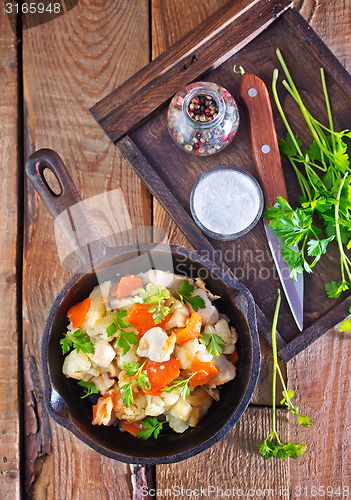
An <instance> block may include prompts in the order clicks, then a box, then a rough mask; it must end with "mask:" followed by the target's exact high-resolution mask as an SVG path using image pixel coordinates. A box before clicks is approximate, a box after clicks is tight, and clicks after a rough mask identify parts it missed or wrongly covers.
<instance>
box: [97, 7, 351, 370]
mask: <svg viewBox="0 0 351 500" xmlns="http://www.w3.org/2000/svg"><path fill="white" fill-rule="evenodd" d="M278 47H279V48H280V50H281V52H282V54H283V56H284V58H285V60H286V62H287V65H288V67H289V68H290V71H291V73H292V76H293V78H294V81H295V83H296V85H297V87H298V89H299V90H300V92H301V95H302V96H303V98H304V100H305V103H306V105H307V107H308V109H309V110H310V111H311V112H312V113H313V114H314V115H315V116H316V117H318V118H319V119H320V120H321V121H325V123H327V121H326V120H327V115H326V110H325V104H324V99H323V92H322V87H321V83H320V77H319V71H320V67H321V66H323V67H324V68H325V70H326V74H327V86H328V91H329V95H330V99H331V103H332V108H333V116H334V122H335V128H336V129H339V130H342V129H345V128H348V126H349V110H350V104H351V77H350V75H349V74H348V73H347V72H346V70H345V69H344V68H343V67H342V66H341V64H340V63H339V62H338V61H337V59H336V58H335V57H334V56H333V54H332V53H331V52H330V51H329V49H328V48H327V47H326V46H325V45H324V44H323V42H322V41H321V40H320V39H319V38H318V37H317V35H316V34H315V33H314V32H313V30H312V29H311V27H310V26H309V25H308V24H307V23H306V22H305V21H304V20H303V18H302V17H301V16H300V15H299V14H298V13H297V11H296V10H295V9H293V8H292V6H291V3H290V2H289V1H288V0H280V1H279V0H259V1H258V0H256V1H253V2H249V1H248V0H240V1H237V2H230V3H229V4H227V5H226V6H224V7H223V8H222V9H221V10H220V11H218V12H216V13H215V14H214V15H213V16H211V17H209V18H208V19H207V20H206V21H205V22H203V23H202V24H201V25H199V26H198V27H197V28H195V29H194V30H192V31H191V32H190V33H189V34H188V35H186V36H185V37H184V38H182V39H181V40H180V41H179V42H177V43H176V44H175V45H173V46H172V47H171V48H170V49H168V50H167V51H166V52H164V53H163V54H162V55H161V56H159V57H158V58H156V59H155V60H154V61H152V62H151V63H150V64H148V65H147V66H146V67H145V68H143V69H142V70H140V71H139V72H138V73H136V74H135V75H134V76H132V77H131V78H130V79H129V80H127V81H126V82H125V83H124V84H123V85H121V86H120V87H119V88H117V89H116V90H114V91H113V92H112V93H111V94H109V95H108V96H107V97H105V98H104V99H103V100H101V101H100V102H98V103H97V104H96V105H95V106H93V107H92V108H91V110H90V111H91V113H92V115H93V116H94V118H95V119H96V120H97V121H98V123H99V124H100V125H101V127H102V128H103V130H104V131H105V132H106V134H107V135H108V136H109V138H110V139H111V140H112V141H113V142H114V143H116V145H117V146H118V147H119V149H120V150H121V151H122V152H123V154H124V155H125V156H126V157H127V159H128V160H129V162H130V164H131V165H132V167H133V168H134V169H135V170H136V172H137V173H138V174H139V175H140V177H141V178H142V179H143V181H144V182H145V184H146V185H147V187H148V188H149V190H150V191H151V192H152V194H154V195H155V196H156V197H157V198H158V199H159V200H160V202H161V203H162V205H163V206H164V207H165V209H166V210H167V211H168V212H169V214H170V215H171V216H172V217H173V219H174V220H175V222H176V223H177V224H178V225H179V227H180V228H181V229H182V230H183V231H184V233H185V234H186V235H187V237H188V238H189V240H190V241H191V243H192V244H193V245H194V246H195V248H196V249H197V250H198V251H199V252H200V253H203V254H205V255H206V256H208V257H210V258H212V259H214V260H217V261H221V262H223V263H225V265H227V266H228V267H229V268H230V269H231V271H232V272H233V273H234V274H235V276H236V277H237V279H238V280H240V281H241V282H242V283H244V284H245V285H246V286H247V287H248V288H249V289H250V290H251V292H252V294H253V297H254V299H255V301H256V305H257V319H258V327H259V330H260V332H261V333H262V334H263V335H264V336H265V337H266V338H267V340H268V341H269V340H270V335H271V333H270V327H271V321H272V317H273V311H274V305H275V301H276V294H277V288H278V287H279V278H278V276H277V273H276V270H275V267H274V263H273V260H272V257H271V254H270V251H269V248H268V244H267V241H266V237H265V233H264V229H263V225H262V222H260V223H259V224H258V225H257V226H256V227H255V228H254V229H253V230H252V231H251V232H250V233H248V234H247V235H245V236H243V237H241V238H239V239H237V240H234V241H229V242H228V241H226V242H224V241H217V240H211V239H209V238H208V237H206V236H205V235H204V234H203V233H201V231H200V230H199V229H198V228H197V226H196V225H195V223H194V222H193V219H192V218H191V214H190V208H189V197H190V192H191V189H192V187H193V186H194V184H195V182H196V181H197V179H198V178H199V177H200V175H202V174H203V173H204V172H206V171H207V170H209V169H210V168H213V167H215V166H219V165H235V166H237V167H239V168H242V169H243V170H245V171H247V172H249V173H251V174H252V175H254V176H255V177H256V178H257V172H256V169H255V165H254V161H253V158H252V154H251V149H250V137H249V124H248V119H247V115H246V112H245V109H244V107H243V106H242V105H241V103H240V102H238V105H239V111H240V126H239V131H238V134H237V136H236V138H235V139H234V141H233V142H232V143H231V144H230V145H229V146H228V147H227V148H226V149H225V150H224V151H222V152H220V153H218V154H216V155H213V156H210V157H195V156H191V155H188V154H187V153H185V152H183V151H182V150H180V149H179V148H178V147H177V146H176V145H175V144H174V143H173V141H172V139H171V137H170V136H169V133H168V130H167V119H166V115H167V108H168V104H169V101H170V98H171V97H172V96H173V95H174V94H175V93H176V92H177V91H178V90H179V89H180V88H182V87H183V86H184V85H186V84H187V83H189V82H191V81H194V80H200V79H203V80H207V81H213V82H216V83H218V84H220V85H222V86H224V87H225V88H226V89H227V90H229V91H230V92H231V94H232V95H233V96H234V97H235V98H237V97H238V93H239V87H240V75H235V74H234V73H233V66H234V64H236V65H238V66H240V65H241V66H243V67H244V68H245V70H246V71H247V72H249V73H254V74H256V75H258V76H259V77H260V78H261V79H262V80H263V81H264V82H265V83H266V85H267V87H268V88H269V89H270V87H271V81H272V73H273V69H274V68H276V67H278V68H279V63H278V60H277V58H276V55H275V50H276V48H278ZM280 73H282V71H281V72H280ZM281 79H282V78H280V81H281ZM279 88H280V89H282V86H281V84H279ZM280 93H281V99H282V102H283V106H284V108H286V109H287V110H288V111H287V115H288V118H289V120H290V122H291V124H292V125H293V128H294V131H295V132H296V133H298V134H299V135H300V137H301V138H302V140H303V141H305V143H306V145H307V144H308V141H310V138H309V137H308V134H307V133H306V131H305V130H306V129H305V126H304V122H303V119H302V118H301V117H300V115H299V114H298V110H297V109H296V107H294V104H293V103H292V102H291V98H290V97H289V96H288V95H287V94H286V92H285V91H283V90H280ZM271 101H272V102H273V98H272V96H271ZM273 113H274V117H275V123H276V129H277V132H278V134H279V135H281V136H285V133H286V132H285V129H284V126H283V123H282V121H281V119H280V116H279V114H278V111H277V110H276V108H275V106H273ZM284 174H285V179H286V184H287V189H288V195H289V199H290V202H291V203H292V204H293V205H294V203H295V202H296V201H297V200H298V198H299V196H300V194H301V193H300V192H299V187H298V183H297V181H296V179H295V174H294V173H293V171H292V169H291V168H290V167H289V165H288V164H285V165H284ZM339 273H340V271H339V258H338V249H337V246H336V244H334V243H332V244H331V245H330V249H329V251H328V255H326V256H324V257H323V258H322V259H321V261H320V262H319V263H318V264H317V265H316V267H315V270H314V273H313V274H312V275H305V292H304V330H303V332H299V331H298V329H297V327H296V325H295V322H294V321H293V319H292V316H291V313H290V309H289V306H288V304H287V302H286V300H285V298H284V299H283V303H282V307H281V315H280V329H279V334H280V339H279V348H280V351H279V355H280V357H281V358H282V359H283V360H284V361H288V360H290V359H291V358H292V357H294V356H295V355H296V354H297V353H298V352H301V351H302V350H303V349H304V348H306V347H307V346H308V345H310V344H311V343H312V342H313V341H314V340H316V339H317V338H319V337H320V336H321V335H322V334H323V333H325V332H326V331H327V330H328V329H330V328H331V327H333V326H334V325H335V324H336V323H338V322H339V321H340V320H341V319H343V318H344V317H345V316H346V314H347V311H348V309H349V307H350V305H351V297H350V296H347V295H344V296H342V297H340V298H338V299H329V298H328V297H327V295H326V292H325V290H324V284H325V283H326V282H329V281H332V280H334V279H335V280H337V281H338V280H339V279H340V277H339Z"/></svg>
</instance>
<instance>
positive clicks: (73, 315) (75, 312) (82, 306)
mask: <svg viewBox="0 0 351 500" xmlns="http://www.w3.org/2000/svg"><path fill="white" fill-rule="evenodd" d="M89 308H90V299H89V297H88V298H87V299H85V300H83V301H82V302H78V304H76V305H75V306H72V307H71V308H70V309H69V310H68V313H67V316H68V317H69V319H70V320H71V321H72V326H73V328H79V327H80V326H82V324H83V323H84V320H85V317H86V315H87V313H88V311H89Z"/></svg>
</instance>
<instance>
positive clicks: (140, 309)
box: [127, 304, 168, 335]
mask: <svg viewBox="0 0 351 500" xmlns="http://www.w3.org/2000/svg"><path fill="white" fill-rule="evenodd" d="M127 320H128V322H129V323H130V324H131V325H133V326H134V327H135V329H136V330H137V331H138V332H139V334H140V335H144V333H145V332H147V331H148V330H150V328H153V327H154V326H155V325H156V322H155V319H154V317H153V313H152V312H150V304H133V305H132V307H131V308H130V309H129V311H128V314H127ZM167 321H168V315H167V316H165V317H164V319H163V320H161V321H159V322H158V323H157V325H158V326H161V327H162V326H164V325H165V324H166V323H167Z"/></svg>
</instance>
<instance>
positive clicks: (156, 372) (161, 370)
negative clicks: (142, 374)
mask: <svg viewBox="0 0 351 500" xmlns="http://www.w3.org/2000/svg"><path fill="white" fill-rule="evenodd" d="M145 368H146V371H147V378H148V379H149V382H150V385H151V387H150V389H149V390H148V389H144V387H142V389H143V391H144V392H145V393H146V394H151V395H152V396H159V395H160V394H159V393H160V392H161V389H163V388H164V387H166V385H168V384H169V383H170V382H172V380H174V379H175V378H177V377H178V376H179V373H180V362H179V361H178V359H176V358H172V356H171V357H170V359H169V361H161V363H158V362H157V361H151V359H148V360H147V361H146V363H145Z"/></svg>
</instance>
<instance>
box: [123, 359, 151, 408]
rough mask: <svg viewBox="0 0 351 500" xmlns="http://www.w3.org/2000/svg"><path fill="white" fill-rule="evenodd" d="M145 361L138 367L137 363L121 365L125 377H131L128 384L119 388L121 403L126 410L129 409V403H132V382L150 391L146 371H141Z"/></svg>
mask: <svg viewBox="0 0 351 500" xmlns="http://www.w3.org/2000/svg"><path fill="white" fill-rule="evenodd" d="M146 361H147V360H145V361H144V362H143V363H142V364H141V365H140V366H139V364H138V362H137V361H134V362H133V363H127V362H124V363H123V369H124V371H125V372H126V374H127V375H129V376H131V377H132V380H131V381H130V382H128V384H124V385H123V386H122V387H121V394H122V401H123V404H124V406H125V407H126V408H129V407H130V405H131V403H133V401H134V396H133V382H134V380H136V381H137V384H138V386H139V387H144V388H145V389H151V384H150V381H149V379H148V377H147V371H146V370H145V371H143V368H144V366H145V363H146Z"/></svg>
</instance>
